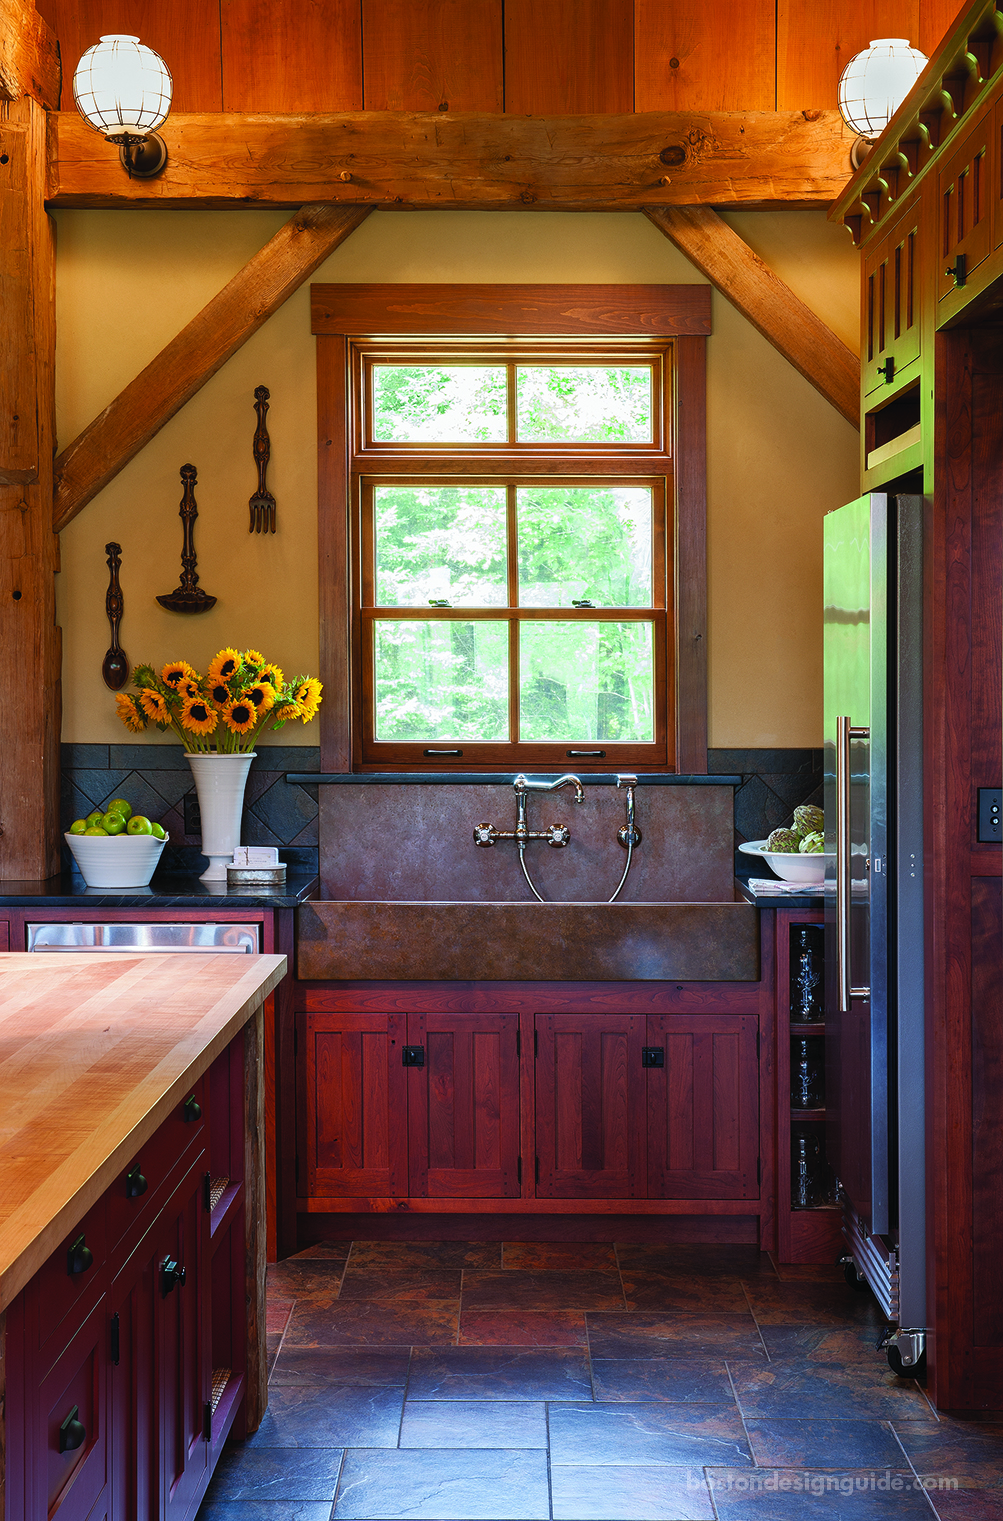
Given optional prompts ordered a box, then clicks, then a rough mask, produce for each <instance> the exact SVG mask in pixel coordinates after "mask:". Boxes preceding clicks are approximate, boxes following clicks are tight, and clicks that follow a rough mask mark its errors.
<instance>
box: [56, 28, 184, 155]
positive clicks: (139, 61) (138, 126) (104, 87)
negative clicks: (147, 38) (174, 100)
mask: <svg viewBox="0 0 1003 1521" xmlns="http://www.w3.org/2000/svg"><path fill="white" fill-rule="evenodd" d="M172 91H173V81H172V80H171V74H170V70H169V69H168V67H167V65H166V63H165V62H164V60H163V59H162V58H161V57H160V55H159V53H155V52H154V51H153V49H152V48H148V47H144V46H143V44H142V43H141V42H140V40H139V38H138V37H130V36H127V35H125V34H122V33H111V34H109V35H108V36H106V37H102V38H101V40H100V42H96V43H95V44H94V46H93V47H92V48H88V49H87V51H86V53H85V54H84V55H83V57H82V58H81V60H80V62H79V63H78V64H77V69H76V73H75V74H74V76H73V99H74V101H75V103H76V107H77V110H78V111H79V112H80V115H81V116H82V117H83V119H84V121H85V122H87V123H88V124H89V125H90V126H92V127H93V128H94V130H95V132H100V133H101V134H102V135H103V136H104V138H105V140H106V141H107V142H109V143H116V144H117V145H118V150H119V158H120V159H121V160H122V163H123V165H124V166H125V169H126V172H127V173H128V174H129V176H130V178H133V179H140V180H149V179H152V178H153V177H154V175H157V174H159V173H160V171H161V170H162V169H163V168H164V166H165V164H166V163H167V145H166V143H165V142H164V140H163V138H162V137H160V136H158V134H157V131H156V129H157V127H160V126H162V125H163V123H164V122H165V121H166V120H167V113H168V111H170V109H171V94H172Z"/></svg>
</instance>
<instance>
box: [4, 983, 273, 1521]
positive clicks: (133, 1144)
mask: <svg viewBox="0 0 1003 1521" xmlns="http://www.w3.org/2000/svg"><path fill="white" fill-rule="evenodd" d="M285 968H286V963H285V958H284V957H281V956H241V957H234V956H231V955H224V954H217V955H212V954H208V955H186V956H179V955H159V956H144V955H134V954H132V953H126V954H121V953H119V954H104V953H97V954H93V953H91V954H83V955H81V954H74V953H68V954H58V955H50V956H25V955H21V954H9V955H4V956H0V1113H2V1115H3V1120H2V1122H0V1173H2V1176H3V1180H4V1186H3V1190H2V1194H0V1312H2V1314H3V1320H4V1325H3V1337H4V1350H5V1357H4V1368H5V1397H4V1410H5V1418H6V1431H5V1433H4V1441H3V1443H2V1444H0V1451H4V1452H5V1453H6V1472H5V1475H4V1505H5V1509H4V1514H5V1516H6V1518H7V1521H22V1518H25V1521H26V1518H28V1517H34V1516H38V1515H48V1516H54V1515H57V1514H58V1515H59V1517H60V1521H76V1518H78V1517H79V1518H80V1521H87V1518H95V1521H97V1518H99V1517H102V1516H107V1515H126V1514H143V1515H150V1516H157V1517H168V1516H170V1517H175V1516H176V1517H178V1518H179V1521H180V1518H187V1517H190V1516H192V1515H194V1513H195V1510H196V1509H197V1507H198V1503H199V1501H200V1499H201V1496H202V1494H203V1493H204V1491H205V1488H206V1485H207V1484H208V1481H209V1477H210V1475H211V1472H212V1469H213V1466H214V1464H215V1461H216V1458H217V1456H218V1453H219V1451H220V1448H221V1446H222V1442H223V1440H224V1439H225V1436H226V1435H227V1433H228V1432H230V1431H233V1432H234V1433H236V1434H244V1433H246V1432H248V1431H253V1430H255V1429H256V1427H257V1425H258V1423H259V1421H260V1419H261V1415H262V1412H263V1410H264V1406H265V1401H266V1384H265V1365H264V1345H263V1335H262V1336H260V1337H259V1331H261V1330H262V1328H263V1324H264V1304H263V1293H264V1186H263V1167H262V1134H263V1110H264V1088H263V1082H262V1046H263V1040H262V1035H263V1014H262V1009H263V1005H264V1001H265V999H266V998H267V997H268V995H269V994H270V993H271V991H272V990H273V989H274V988H275V987H276V986H277V984H278V983H279V981H280V980H281V978H282V976H283V975H284V973H285Z"/></svg>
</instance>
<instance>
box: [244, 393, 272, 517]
mask: <svg viewBox="0 0 1003 1521" xmlns="http://www.w3.org/2000/svg"><path fill="white" fill-rule="evenodd" d="M270 394H271V393H270V391H269V389H268V387H267V386H258V387H257V389H256V390H255V392H254V410H255V412H257V414H258V426H257V428H256V429H255V430H254V463H255V464H256V465H257V467H258V489H257V491H256V492H255V493H254V495H253V496H252V497H251V500H250V502H249V503H248V506H249V508H250V510H251V523H250V527H249V528H248V530H247V531H248V533H274V532H275V498H274V497H273V496H272V493H271V492H270V491H268V490H267V489H266V487H265V472H266V470H267V469H268V460H269V458H270V456H271V452H272V445H271V440H270V438H269V437H268V429H267V428H266V427H265V413H266V412H267V411H268V398H269V396H270Z"/></svg>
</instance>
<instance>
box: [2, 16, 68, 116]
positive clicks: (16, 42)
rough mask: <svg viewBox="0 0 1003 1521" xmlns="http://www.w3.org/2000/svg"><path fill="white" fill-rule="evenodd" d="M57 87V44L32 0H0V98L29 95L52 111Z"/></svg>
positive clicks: (18, 98)
mask: <svg viewBox="0 0 1003 1521" xmlns="http://www.w3.org/2000/svg"><path fill="white" fill-rule="evenodd" d="M60 87H61V71H60V65H59V45H58V43H57V42H56V36H55V33H54V32H53V31H52V29H51V28H50V27H49V25H48V24H47V23H46V22H45V21H43V20H42V17H41V16H40V15H39V14H38V12H37V11H36V9H35V6H34V3H33V0H0V100H20V99H21V97H22V95H31V96H32V97H33V98H34V99H35V100H38V101H41V103H42V105H43V106H50V107H51V108H52V109H53V110H55V109H56V108H57V107H58V105H59V91H60Z"/></svg>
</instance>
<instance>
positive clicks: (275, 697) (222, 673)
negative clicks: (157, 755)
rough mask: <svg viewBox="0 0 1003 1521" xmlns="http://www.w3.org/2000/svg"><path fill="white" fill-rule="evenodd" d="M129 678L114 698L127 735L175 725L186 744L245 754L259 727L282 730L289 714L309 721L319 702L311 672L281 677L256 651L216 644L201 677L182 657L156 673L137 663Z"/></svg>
mask: <svg viewBox="0 0 1003 1521" xmlns="http://www.w3.org/2000/svg"><path fill="white" fill-rule="evenodd" d="M132 684H133V686H134V687H135V688H136V695H135V696H134V695H133V694H132V693H131V692H120V693H119V695H118V696H117V697H116V699H115V705H116V708H117V711H118V716H119V718H120V719H121V720H122V722H123V723H124V724H125V727H126V728H127V729H128V730H129V732H130V734H141V733H142V732H143V730H144V729H146V728H148V727H149V725H150V724H154V725H155V726H156V727H157V728H158V729H159V730H160V731H161V733H164V732H165V731H166V730H168V729H173V731H174V733H175V734H176V735H177V736H178V738H179V739H180V740H181V742H182V744H183V745H184V747H185V749H186V750H188V751H190V752H197V753H201V754H217V755H240V754H243V753H245V752H246V751H248V750H253V749H254V742H255V740H256V739H257V737H258V735H259V734H260V733H261V731H262V729H265V728H268V729H281V728H282V726H283V724H287V723H289V721H290V720H291V719H294V718H298V719H300V720H302V722H303V723H305V724H308V723H309V722H310V720H311V718H313V717H315V715H316V713H317V709H318V708H319V707H320V694H321V684H320V682H319V681H317V680H316V678H315V677H313V676H297V677H296V678H295V680H293V681H286V679H285V677H284V676H283V674H282V672H281V671H280V670H279V667H278V666H277V665H273V664H272V663H271V662H270V661H267V660H266V659H265V657H264V655H260V654H259V653H258V651H257V650H243V651H241V650H232V649H225V650H220V652H219V654H218V655H216V656H214V658H213V660H212V661H211V662H210V665H209V669H208V671H207V673H206V674H205V676H200V675H199V673H198V671H196V670H194V669H193V668H192V666H190V665H189V664H188V662H187V661H186V660H170V661H168V663H167V664H166V665H165V666H164V667H163V669H162V670H161V671H160V673H159V675H158V673H157V672H156V671H155V670H154V669H153V667H152V666H149V665H138V666H136V668H135V670H134V671H133V676H132Z"/></svg>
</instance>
